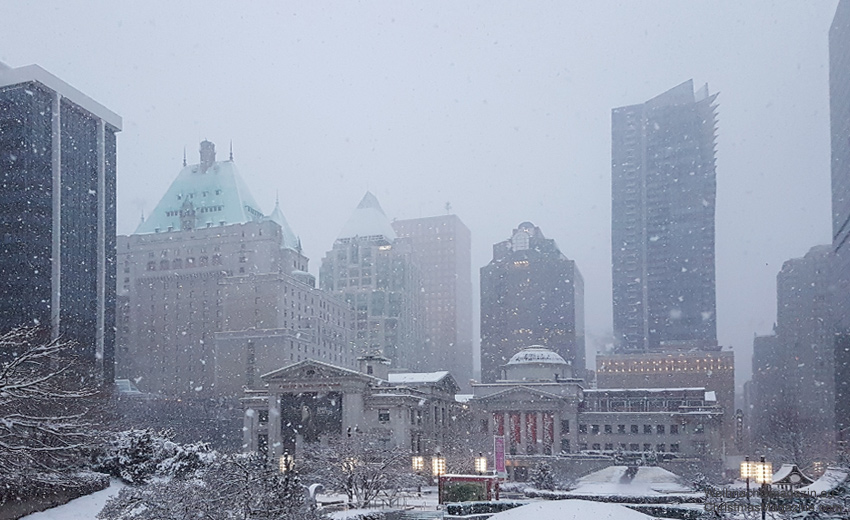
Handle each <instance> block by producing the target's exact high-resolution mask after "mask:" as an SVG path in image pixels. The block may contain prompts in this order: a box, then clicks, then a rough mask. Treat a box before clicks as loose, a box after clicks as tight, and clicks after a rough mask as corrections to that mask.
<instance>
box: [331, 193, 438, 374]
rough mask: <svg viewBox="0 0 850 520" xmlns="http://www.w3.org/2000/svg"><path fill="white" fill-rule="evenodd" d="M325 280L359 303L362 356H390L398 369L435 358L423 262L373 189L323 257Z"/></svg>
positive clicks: (358, 336) (357, 320) (357, 339)
mask: <svg viewBox="0 0 850 520" xmlns="http://www.w3.org/2000/svg"><path fill="white" fill-rule="evenodd" d="M319 283H320V285H321V287H322V289H324V290H326V291H329V292H333V293H336V294H339V295H341V296H342V297H343V298H345V299H346V300H347V301H348V302H349V304H350V305H351V306H352V307H354V314H355V329H356V332H355V338H354V345H355V349H356V353H357V354H359V355H381V356H385V357H386V358H388V359H389V360H390V361H391V362H392V367H393V368H396V369H411V370H419V369H420V368H421V367H424V363H425V360H427V359H430V353H429V352H428V351H427V350H426V348H427V344H426V342H425V331H424V326H425V320H424V315H423V312H422V285H421V281H420V275H419V270H418V266H417V264H416V262H415V261H414V257H413V253H412V251H411V247H410V244H408V243H406V242H405V241H404V240H400V239H398V237H397V235H396V232H395V230H393V227H392V225H391V224H390V220H389V219H388V218H387V215H386V214H385V213H384V210H383V209H382V208H381V205H380V203H378V199H377V198H375V196H374V195H372V194H371V193H370V192H366V195H364V196H363V199H362V200H361V201H360V204H359V205H358V206H357V208H356V209H355V210H354V212H352V214H351V217H350V218H349V219H348V221H347V222H346V223H345V225H344V226H343V228H342V231H340V233H339V236H337V238H336V240H335V241H334V244H333V249H331V250H330V251H328V252H327V254H326V255H325V257H324V258H323V259H322V267H321V269H320V270H319Z"/></svg>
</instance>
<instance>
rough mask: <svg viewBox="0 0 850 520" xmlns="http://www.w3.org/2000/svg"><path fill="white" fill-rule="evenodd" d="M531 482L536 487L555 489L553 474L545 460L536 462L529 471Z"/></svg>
mask: <svg viewBox="0 0 850 520" xmlns="http://www.w3.org/2000/svg"><path fill="white" fill-rule="evenodd" d="M531 482H532V484H534V487H535V488H536V489H547V490H549V491H553V490H554V489H555V475H554V473H553V472H552V466H550V465H549V464H548V463H546V462H541V463H539V464H537V465H536V466H535V467H534V469H533V470H532V472H531Z"/></svg>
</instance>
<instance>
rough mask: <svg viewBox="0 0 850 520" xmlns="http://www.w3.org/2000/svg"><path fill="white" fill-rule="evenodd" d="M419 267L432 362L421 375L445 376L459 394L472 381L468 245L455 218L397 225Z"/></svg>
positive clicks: (466, 230)
mask: <svg viewBox="0 0 850 520" xmlns="http://www.w3.org/2000/svg"><path fill="white" fill-rule="evenodd" d="M392 226H393V229H394V230H395V232H396V233H397V234H398V237H399V238H401V239H404V240H406V241H407V242H408V243H409V244H410V246H411V248H412V250H413V254H414V256H415V257H416V261H417V263H418V264H419V271H420V274H421V276H422V288H423V289H424V305H425V306H424V311H425V332H426V336H427V338H428V343H429V345H430V347H429V348H428V350H429V351H430V352H431V357H430V358H429V359H426V360H425V363H424V367H423V369H424V370H450V371H451V373H452V375H453V376H454V377H455V379H456V380H457V381H458V383H459V384H460V386H461V388H465V389H467V390H468V389H469V380H470V379H471V378H472V244H471V239H470V233H469V228H467V227H466V226H465V225H464V224H463V222H461V220H460V218H458V217H457V215H442V216H438V217H425V218H415V219H410V220H396V221H394V222H393V223H392Z"/></svg>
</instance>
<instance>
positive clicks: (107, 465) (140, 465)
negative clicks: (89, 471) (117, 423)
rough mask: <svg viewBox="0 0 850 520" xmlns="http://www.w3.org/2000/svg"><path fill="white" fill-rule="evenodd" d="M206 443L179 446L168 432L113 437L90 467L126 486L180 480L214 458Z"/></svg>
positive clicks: (146, 430) (138, 431)
mask: <svg viewBox="0 0 850 520" xmlns="http://www.w3.org/2000/svg"><path fill="white" fill-rule="evenodd" d="M216 455H217V454H216V452H214V451H212V450H211V449H210V447H209V445H208V444H206V443H194V444H178V443H176V442H173V441H172V440H171V434H169V433H168V432H155V431H154V430H151V429H144V430H135V429H133V430H127V431H123V432H118V433H115V434H113V435H112V436H111V438H110V439H109V440H108V441H107V442H106V444H105V446H104V447H103V448H102V450H100V451H99V452H98V453H97V454H96V455H95V457H94V464H93V467H94V469H95V470H96V471H102V472H104V473H108V474H110V475H113V476H115V477H118V478H120V479H121V480H123V481H124V482H126V483H127V484H145V483H148V482H150V481H151V480H153V479H156V478H162V479H168V478H174V477H178V478H182V477H186V476H189V475H191V474H192V473H194V472H195V471H197V470H198V469H200V468H202V467H203V466H205V465H208V464H210V463H211V462H212V461H213V460H215V458H216Z"/></svg>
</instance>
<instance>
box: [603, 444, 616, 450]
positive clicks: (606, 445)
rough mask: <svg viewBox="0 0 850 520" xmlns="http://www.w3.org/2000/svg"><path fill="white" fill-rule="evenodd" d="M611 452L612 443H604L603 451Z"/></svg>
mask: <svg viewBox="0 0 850 520" xmlns="http://www.w3.org/2000/svg"><path fill="white" fill-rule="evenodd" d="M613 450H614V443H613V442H606V443H605V451H613Z"/></svg>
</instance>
